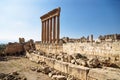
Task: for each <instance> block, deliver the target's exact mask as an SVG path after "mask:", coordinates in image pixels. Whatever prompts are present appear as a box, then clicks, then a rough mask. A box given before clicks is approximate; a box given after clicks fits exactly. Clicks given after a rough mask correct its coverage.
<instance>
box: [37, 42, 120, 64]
mask: <svg viewBox="0 0 120 80" xmlns="http://www.w3.org/2000/svg"><path fill="white" fill-rule="evenodd" d="M35 47H36V50H41V51H44V52H46V53H55V54H59V53H60V52H65V53H67V54H70V55H71V54H74V53H80V54H85V55H86V56H99V57H106V58H110V59H111V61H113V62H114V61H119V62H120V41H117V42H101V43H95V42H94V43H66V44H63V45H53V44H40V43H39V44H38V43H36V44H35ZM119 62H118V63H119Z"/></svg>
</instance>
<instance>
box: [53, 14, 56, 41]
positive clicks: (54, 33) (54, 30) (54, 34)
mask: <svg viewBox="0 0 120 80" xmlns="http://www.w3.org/2000/svg"><path fill="white" fill-rule="evenodd" d="M53 19H54V28H53V43H55V41H56V16H54V17H53Z"/></svg>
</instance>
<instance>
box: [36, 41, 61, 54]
mask: <svg viewBox="0 0 120 80" xmlns="http://www.w3.org/2000/svg"><path fill="white" fill-rule="evenodd" d="M35 47H36V50H41V51H43V52H45V53H53V54H59V53H60V52H63V45H62V44H42V43H35Z"/></svg>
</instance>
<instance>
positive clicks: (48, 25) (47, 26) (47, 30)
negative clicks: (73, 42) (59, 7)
mask: <svg viewBox="0 0 120 80" xmlns="http://www.w3.org/2000/svg"><path fill="white" fill-rule="evenodd" d="M48 42H49V19H48V20H47V43H48Z"/></svg>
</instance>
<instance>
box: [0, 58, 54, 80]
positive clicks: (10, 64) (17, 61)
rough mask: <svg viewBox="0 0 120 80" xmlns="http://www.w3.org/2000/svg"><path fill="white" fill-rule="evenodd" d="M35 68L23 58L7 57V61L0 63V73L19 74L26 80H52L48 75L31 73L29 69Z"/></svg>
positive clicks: (34, 64)
mask: <svg viewBox="0 0 120 80" xmlns="http://www.w3.org/2000/svg"><path fill="white" fill-rule="evenodd" d="M33 66H37V67H39V66H40V65H39V64H36V63H34V62H31V61H30V60H28V59H27V58H25V57H7V60H3V61H0V73H7V74H8V73H11V72H15V71H17V72H19V73H20V74H22V75H24V76H25V77H26V78H27V80H52V79H51V78H50V77H48V75H45V74H43V73H38V72H36V71H31V70H30V67H33Z"/></svg>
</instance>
